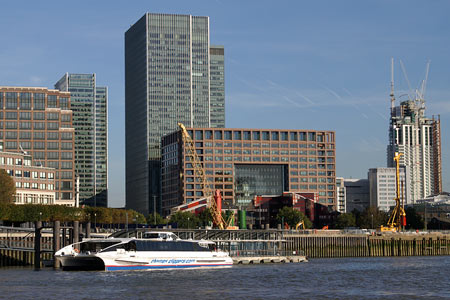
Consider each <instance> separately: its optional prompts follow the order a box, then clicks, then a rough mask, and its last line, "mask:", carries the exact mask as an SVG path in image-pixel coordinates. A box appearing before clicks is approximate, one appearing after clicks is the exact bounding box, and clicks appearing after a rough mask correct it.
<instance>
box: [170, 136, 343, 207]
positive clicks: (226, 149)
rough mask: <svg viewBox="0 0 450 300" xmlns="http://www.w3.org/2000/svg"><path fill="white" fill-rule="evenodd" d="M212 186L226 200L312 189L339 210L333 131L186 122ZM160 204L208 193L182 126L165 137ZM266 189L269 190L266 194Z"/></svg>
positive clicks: (230, 203)
mask: <svg viewBox="0 0 450 300" xmlns="http://www.w3.org/2000/svg"><path fill="white" fill-rule="evenodd" d="M188 132H189V134H190V136H191V137H192V139H193V142H194V143H195V148H196V151H197V154H198V156H199V159H200V161H201V162H202V165H203V168H204V171H205V174H206V179H207V180H208V182H209V183H210V188H212V189H219V190H220V191H221V192H222V197H223V201H224V205H225V206H234V205H241V204H244V203H248V202H249V201H251V200H252V199H253V196H254V195H267V194H269V195H272V196H273V195H281V194H282V193H283V192H301V193H314V194H315V195H316V196H317V197H316V198H317V200H318V202H320V203H322V204H325V205H327V206H328V207H329V208H330V210H336V208H337V202H336V162H335V161H336V154H335V133H334V131H315V130H307V131H306V130H305V131H303V130H262V129H228V128H227V129H217V128H191V129H189V128H188ZM161 143H162V185H161V186H162V209H163V213H164V214H167V213H169V212H170V208H172V207H174V206H177V205H180V204H183V203H189V202H192V201H195V200H198V199H201V198H203V197H204V194H203V187H202V185H201V184H199V182H200V181H199V178H196V177H197V176H196V175H195V170H194V168H193V164H192V162H191V161H190V158H189V157H187V156H186V153H185V151H184V144H183V139H182V136H181V131H176V132H173V133H171V134H168V135H166V136H164V137H163V138H162V142H161ZM266 193H267V194H266Z"/></svg>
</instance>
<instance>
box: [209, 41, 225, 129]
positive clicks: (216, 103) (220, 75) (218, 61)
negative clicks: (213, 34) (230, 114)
mask: <svg viewBox="0 0 450 300" xmlns="http://www.w3.org/2000/svg"><path fill="white" fill-rule="evenodd" d="M209 53H210V56H211V58H210V70H211V80H210V85H211V87H210V89H211V92H210V96H211V127H216V128H223V127H225V73H224V72H225V71H224V69H225V65H224V49H223V46H211V48H210V51H209Z"/></svg>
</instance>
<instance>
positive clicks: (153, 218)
mask: <svg viewBox="0 0 450 300" xmlns="http://www.w3.org/2000/svg"><path fill="white" fill-rule="evenodd" d="M147 224H148V225H161V224H167V220H165V219H164V218H163V217H161V215H160V214H158V213H156V214H152V213H151V214H149V215H148V216H147Z"/></svg>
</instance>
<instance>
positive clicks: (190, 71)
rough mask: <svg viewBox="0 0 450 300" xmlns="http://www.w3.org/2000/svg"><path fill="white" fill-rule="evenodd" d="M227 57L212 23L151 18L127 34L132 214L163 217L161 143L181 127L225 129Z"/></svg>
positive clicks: (186, 17) (128, 180)
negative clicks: (214, 40) (213, 34)
mask: <svg viewBox="0 0 450 300" xmlns="http://www.w3.org/2000/svg"><path fill="white" fill-rule="evenodd" d="M223 57H224V55H223V47H220V46H214V47H210V38H209V17H198V16H191V15H169V14H153V13H146V14H145V15H144V16H143V17H142V18H141V19H140V20H138V21H137V22H136V23H135V24H134V25H133V26H131V28H130V29H129V30H128V31H127V32H126V33H125V131H126V133H125V140H126V145H125V147H126V206H127V208H132V209H135V210H137V211H139V212H142V213H148V212H151V211H154V210H157V211H160V203H161V202H160V191H161V186H160V185H161V182H160V176H161V150H160V144H161V137H162V136H163V135H165V134H168V133H170V132H173V131H174V130H176V129H177V123H178V122H181V123H184V124H185V125H186V126H188V127H219V126H224V120H225V116H224V114H225V112H224V77H223V72H224V70H223V66H224V63H223ZM158 203H159V205H158ZM155 206H157V207H155ZM158 208H159V209H158Z"/></svg>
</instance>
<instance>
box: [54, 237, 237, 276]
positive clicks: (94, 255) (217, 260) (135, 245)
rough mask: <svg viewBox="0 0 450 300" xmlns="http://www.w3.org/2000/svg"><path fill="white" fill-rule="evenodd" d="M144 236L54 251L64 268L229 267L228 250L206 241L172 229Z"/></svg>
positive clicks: (103, 241)
mask: <svg viewBox="0 0 450 300" xmlns="http://www.w3.org/2000/svg"><path fill="white" fill-rule="evenodd" d="M141 236H142V237H139V238H136V237H131V238H127V237H111V238H107V239H89V240H85V241H83V242H80V243H75V244H71V245H68V246H66V247H64V248H62V249H60V250H59V251H57V252H56V253H55V259H58V260H59V261H60V262H61V266H62V268H63V270H106V271H115V270H147V269H174V268H202V267H227V266H231V265H232V264H233V260H232V259H231V257H230V256H229V255H228V253H226V252H223V251H220V250H217V248H216V244H215V243H214V242H211V241H206V240H181V239H179V238H178V237H177V236H176V235H175V234H173V233H172V232H144V233H141Z"/></svg>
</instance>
